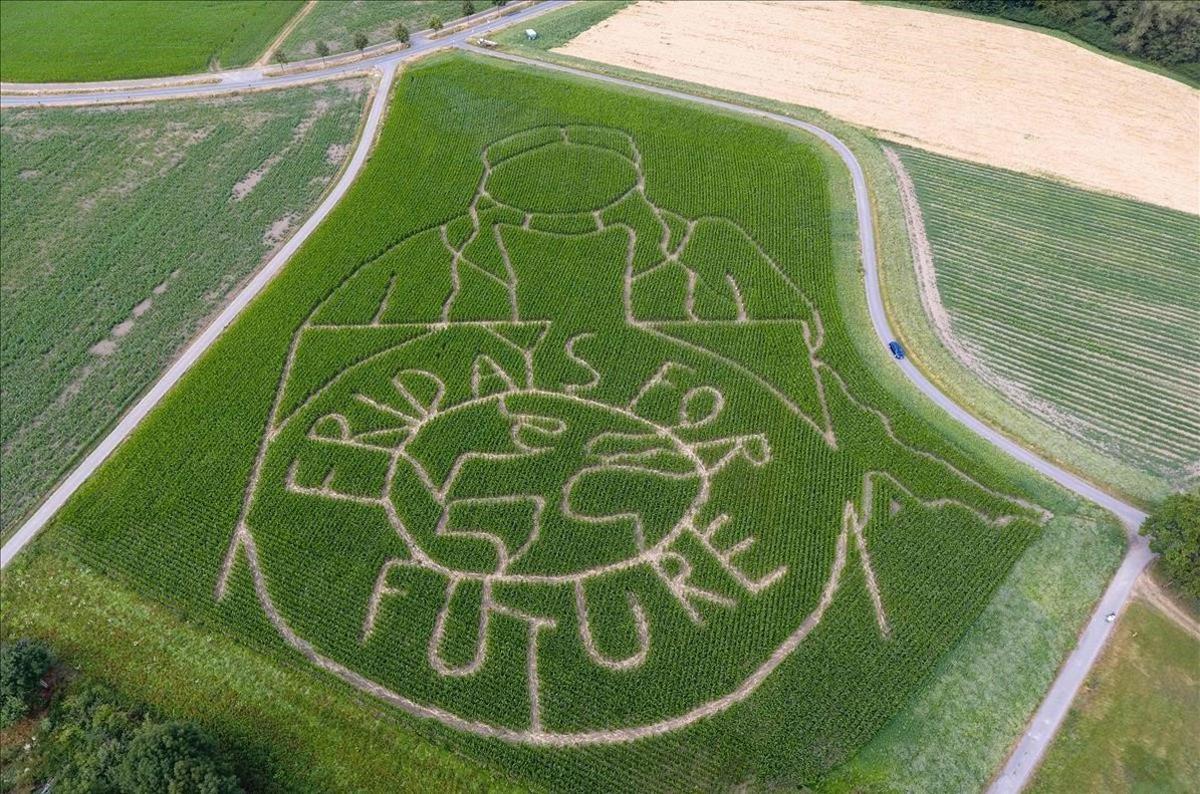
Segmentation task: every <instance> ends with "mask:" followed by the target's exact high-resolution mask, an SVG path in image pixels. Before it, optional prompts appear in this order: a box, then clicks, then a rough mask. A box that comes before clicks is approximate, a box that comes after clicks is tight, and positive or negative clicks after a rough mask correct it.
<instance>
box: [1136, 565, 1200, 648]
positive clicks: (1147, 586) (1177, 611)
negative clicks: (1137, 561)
mask: <svg viewBox="0 0 1200 794" xmlns="http://www.w3.org/2000/svg"><path fill="white" fill-rule="evenodd" d="M1137 595H1139V596H1141V597H1142V598H1144V599H1145V600H1146V601H1148V602H1149V603H1150V604H1153V605H1154V607H1155V608H1156V609H1158V610H1159V611H1160V612H1162V613H1163V614H1164V615H1166V616H1167V617H1168V618H1170V619H1171V620H1172V621H1174V622H1175V623H1176V624H1177V625H1178V626H1179V627H1180V628H1181V629H1183V630H1184V631H1186V632H1187V633H1188V634H1191V635H1192V636H1193V637H1195V638H1196V639H1198V640H1200V621H1198V620H1196V619H1195V618H1194V617H1192V616H1191V615H1190V614H1189V613H1188V611H1187V610H1186V609H1184V608H1183V607H1181V606H1180V605H1179V602H1178V601H1176V600H1175V599H1174V598H1172V597H1171V594H1170V593H1168V592H1167V591H1166V590H1164V589H1163V586H1162V585H1160V584H1159V583H1158V582H1157V581H1156V580H1155V579H1154V577H1153V576H1151V575H1150V572H1149V571H1146V572H1145V573H1144V574H1142V578H1141V579H1139V580H1138V585H1137Z"/></svg>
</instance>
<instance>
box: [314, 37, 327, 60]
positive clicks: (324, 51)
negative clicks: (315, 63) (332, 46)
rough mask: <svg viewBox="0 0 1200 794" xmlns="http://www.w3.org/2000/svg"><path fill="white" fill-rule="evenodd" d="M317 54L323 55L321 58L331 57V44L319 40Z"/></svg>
mask: <svg viewBox="0 0 1200 794" xmlns="http://www.w3.org/2000/svg"><path fill="white" fill-rule="evenodd" d="M317 55H320V56H321V60H325V58H327V57H329V45H328V44H326V43H325V42H323V41H318V42H317Z"/></svg>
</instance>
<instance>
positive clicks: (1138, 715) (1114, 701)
mask: <svg viewBox="0 0 1200 794" xmlns="http://www.w3.org/2000/svg"><path fill="white" fill-rule="evenodd" d="M1197 736H1200V640H1197V639H1196V638H1195V637H1194V636H1192V635H1191V634H1188V633H1187V632H1186V631H1185V630H1184V629H1182V628H1181V627H1180V626H1179V625H1178V624H1176V623H1175V622H1173V621H1172V620H1171V619H1170V618H1168V617H1167V616H1166V615H1164V614H1163V613H1162V612H1160V611H1159V610H1157V609H1156V608H1154V607H1153V606H1151V605H1149V604H1147V603H1146V602H1144V601H1141V600H1138V601H1134V602H1133V603H1132V604H1131V605H1130V607H1129V609H1128V610H1127V611H1126V612H1125V614H1124V615H1122V617H1121V622H1120V624H1119V625H1118V626H1117V629H1116V631H1115V632H1114V634H1113V638H1112V639H1111V640H1110V641H1109V644H1108V647H1107V648H1106V649H1105V651H1104V656H1103V658H1102V659H1101V660H1100V662H1099V663H1098V664H1097V666H1096V669H1095V670H1094V671H1093V673H1092V675H1091V676H1090V677H1089V678H1088V681H1087V682H1086V683H1085V684H1084V688H1083V691H1081V692H1080V694H1079V696H1078V698H1077V699H1076V701H1075V704H1074V706H1072V708H1071V712H1070V714H1068V715H1067V719H1066V721H1065V722H1064V723H1063V726H1062V728H1061V729H1060V731H1059V734H1058V737H1057V738H1056V739H1055V741H1054V744H1053V745H1051V747H1050V750H1049V752H1048V753H1047V754H1046V759H1045V761H1043V762H1042V766H1041V768H1040V769H1039V770H1038V773H1037V777H1035V778H1034V780H1033V783H1032V785H1031V786H1030V789H1029V790H1030V791H1031V792H1036V794H1057V793H1058V792H1064V794H1065V792H1074V791H1107V792H1113V794H1118V793H1121V792H1137V791H1156V792H1180V794H1182V793H1183V792H1188V791H1195V786H1196V781H1197V780H1200V759H1198V758H1197V756H1196V737H1197Z"/></svg>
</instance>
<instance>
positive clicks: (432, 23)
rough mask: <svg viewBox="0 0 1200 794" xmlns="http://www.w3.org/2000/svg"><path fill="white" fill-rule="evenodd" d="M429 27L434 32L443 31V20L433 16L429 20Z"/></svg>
mask: <svg viewBox="0 0 1200 794" xmlns="http://www.w3.org/2000/svg"><path fill="white" fill-rule="evenodd" d="M429 27H430V28H431V29H433V30H441V29H442V18H441V17H439V16H437V15H434V16H431V17H430V18H429Z"/></svg>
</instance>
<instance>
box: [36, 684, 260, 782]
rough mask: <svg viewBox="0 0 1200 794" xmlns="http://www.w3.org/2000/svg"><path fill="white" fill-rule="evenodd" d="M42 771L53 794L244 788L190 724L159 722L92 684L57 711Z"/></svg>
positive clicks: (137, 707) (212, 747)
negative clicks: (50, 784)
mask: <svg viewBox="0 0 1200 794" xmlns="http://www.w3.org/2000/svg"><path fill="white" fill-rule="evenodd" d="M48 726H49V736H48V740H47V747H46V758H45V769H44V770H43V772H42V773H41V775H42V776H44V777H45V778H46V779H47V780H49V781H53V787H54V794H76V793H78V794H83V792H87V793H88V794H92V793H93V792H122V794H125V793H126V792H128V794H152V793H153V794H158V792H166V794H184V793H185V792H189V793H190V792H197V793H198V794H233V792H240V791H241V790H242V789H241V786H240V785H239V784H238V780H237V778H236V777H235V776H234V775H233V773H232V772H231V771H230V769H229V767H228V764H227V763H226V762H225V761H224V760H222V759H221V757H220V756H219V755H218V754H217V750H216V746H215V744H214V743H213V742H212V740H211V739H209V738H208V736H207V735H205V734H204V732H203V731H201V730H200V729H199V728H197V727H196V726H194V725H191V724H189V723H182V722H165V723H164V722H161V721H159V720H157V719H155V718H154V717H153V716H152V715H150V714H148V713H147V712H146V709H145V708H144V707H142V706H133V707H129V706H126V705H125V704H123V703H121V702H119V701H118V700H117V698H116V696H115V695H114V694H113V693H112V692H110V691H109V690H107V689H104V688H102V687H99V686H96V685H89V686H87V687H86V688H84V689H82V690H81V691H79V692H78V693H76V694H73V695H71V696H70V697H68V698H65V699H64V700H63V701H62V702H61V703H59V704H58V705H56V706H55V708H54V709H53V711H52V713H51V715H50V719H49V721H48Z"/></svg>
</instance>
